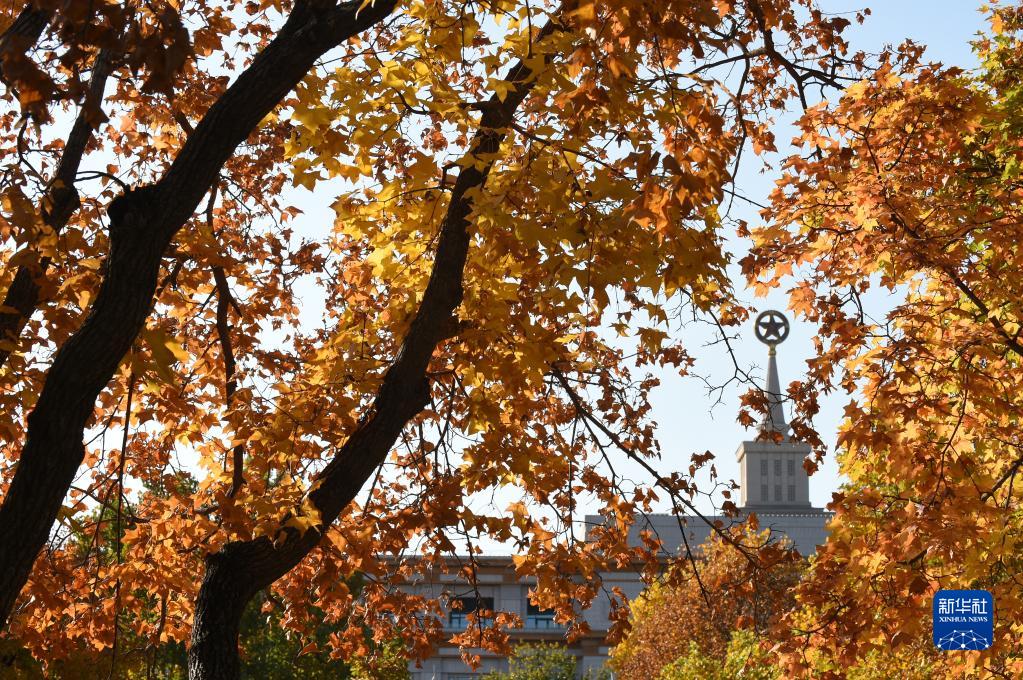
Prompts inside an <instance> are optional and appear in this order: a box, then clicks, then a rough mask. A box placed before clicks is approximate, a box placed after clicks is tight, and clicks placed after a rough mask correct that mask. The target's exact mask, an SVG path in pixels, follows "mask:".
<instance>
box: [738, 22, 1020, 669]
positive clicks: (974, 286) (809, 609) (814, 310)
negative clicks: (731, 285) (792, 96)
mask: <svg viewBox="0 0 1023 680" xmlns="http://www.w3.org/2000/svg"><path fill="white" fill-rule="evenodd" d="M1021 31H1023V15H1021V10H1020V8H1019V7H1016V6H1009V5H1005V6H1001V7H997V8H996V9H994V10H993V12H992V14H991V31H990V33H989V34H988V35H987V36H985V37H983V38H982V39H980V40H979V41H978V42H977V43H976V44H975V49H976V50H977V53H978V55H979V57H980V58H981V60H982V64H983V67H982V69H981V70H980V72H979V73H974V74H971V73H966V72H963V71H962V70H959V69H955V68H946V67H942V66H941V65H938V64H932V63H929V62H927V61H926V60H925V58H924V56H925V54H924V53H923V52H922V50H921V49H920V48H918V47H914V46H907V47H905V48H904V49H902V50H901V51H900V52H899V53H898V54H892V55H889V58H888V60H887V61H886V62H885V63H884V64H883V65H882V67H881V68H880V69H879V70H878V71H877V72H876V73H875V74H874V76H873V77H872V78H869V79H866V80H863V81H862V82H859V83H857V84H856V85H854V86H852V87H850V88H848V89H847V90H846V91H845V93H844V94H843V96H842V97H841V98H840V99H837V100H835V101H834V102H833V103H825V104H822V105H820V106H818V107H815V108H813V109H812V110H810V111H809V112H808V113H807V114H806V116H805V117H804V118H803V120H802V123H801V127H802V130H803V136H802V138H801V140H800V141H801V143H802V153H801V154H800V155H798V156H794V157H792V158H791V159H789V161H788V162H787V164H786V169H785V175H784V179H783V180H782V181H781V182H780V183H779V185H778V189H777V191H776V192H775V194H774V198H773V207H772V209H771V211H770V213H769V214H768V217H769V218H770V219H771V224H770V225H769V226H767V227H766V228H764V229H762V230H758V231H757V232H756V235H755V238H756V239H757V241H758V243H759V245H758V247H757V249H756V250H755V252H754V253H753V254H752V255H751V256H750V257H749V258H748V259H747V260H746V263H745V265H746V270H747V272H748V274H749V275H750V277H751V279H752V280H755V281H758V282H760V283H763V284H767V285H778V284H781V283H782V281H783V280H785V279H783V278H780V277H783V276H784V275H785V274H787V273H789V272H792V271H795V270H798V271H799V272H801V273H800V274H798V275H797V279H796V285H795V287H794V288H793V289H792V291H791V304H792V307H793V309H795V310H796V311H797V312H798V313H799V314H802V315H804V316H805V317H806V318H807V319H809V320H811V321H813V322H814V323H816V324H819V326H820V329H821V331H820V334H819V336H818V339H817V341H818V354H819V357H817V358H815V359H814V360H813V361H811V362H810V365H811V374H810V380H809V381H808V382H807V383H806V384H804V385H803V386H801V387H799V386H797V388H796V389H795V390H794V396H796V397H797V398H799V399H800V400H801V401H802V402H803V403H804V406H805V408H807V409H809V410H812V409H813V408H814V405H813V401H814V398H813V396H812V395H813V394H814V393H815V392H817V391H819V390H820V389H822V388H824V386H826V385H828V384H831V383H837V384H839V385H841V386H842V387H843V388H844V389H845V390H847V391H848V392H849V393H850V394H851V395H853V396H854V397H855V398H854V400H853V401H851V402H850V403H849V405H848V406H847V408H846V411H845V414H846V422H845V424H844V426H843V428H842V431H841V434H840V438H839V449H840V461H841V465H842V470H843V472H844V473H845V474H846V475H847V476H848V478H849V480H850V484H849V485H848V486H847V487H846V488H845V489H843V491H842V492H841V494H839V495H838V496H837V497H836V501H835V503H834V509H835V510H836V512H837V517H836V519H835V522H834V524H833V533H832V536H831V539H830V540H829V542H828V545H827V546H826V547H825V548H824V550H823V551H822V552H821V553H820V554H819V557H818V560H817V561H816V562H815V563H814V565H813V567H812V570H811V572H810V574H809V576H808V577H807V579H806V580H805V581H804V583H803V584H802V585H801V586H800V589H799V600H800V602H801V604H802V608H801V610H800V611H799V612H798V613H797V614H795V615H794V616H793V617H792V618H791V619H790V620H789V622H788V625H789V626H791V628H792V629H793V630H794V632H795V635H794V636H793V637H792V638H791V639H790V640H789V642H788V644H787V647H786V653H787V660H788V666H787V668H788V672H789V673H792V674H797V673H801V672H807V671H810V670H815V672H818V673H820V674H822V675H823V676H827V677H831V676H836V677H837V676H842V675H844V674H845V670H846V668H847V667H848V666H849V665H850V664H852V663H853V662H854V661H855V660H856V659H862V658H865V657H867V656H870V655H875V656H879V655H882V656H885V657H890V658H898V657H900V656H908V657H909V658H914V657H915V658H918V659H920V658H923V659H927V658H928V657H930V656H932V655H933V653H934V652H933V649H932V647H931V644H930V634H931V631H930V625H929V621H930V608H931V598H932V595H933V593H934V592H935V590H936V589H938V588H982V589H986V590H990V591H991V592H992V593H993V594H994V598H995V600H996V601H997V602H998V603H999V604H998V608H997V609H998V611H997V614H996V616H995V638H994V644H993V646H992V647H991V649H990V650H988V651H985V652H983V653H970V654H949V655H947V656H946V657H945V658H944V659H943V661H942V663H941V664H940V667H939V668H937V669H934V670H932V671H929V672H927V673H926V677H945V675H943V674H946V673H947V674H948V677H967V674H968V675H969V676H973V675H977V676H981V677H990V676H997V677H1018V676H1019V675H1020V673H1023V656H1021V655H1023V649H1021V647H1020V636H1019V623H1018V622H1019V611H1020V604H1021V597H1023V591H1021V589H1020V583H1019V579H1018V575H1019V573H1020V567H1021V562H1020V554H1021V553H1020V544H1019V536H1020V528H1021V527H1020V517H1021V514H1020V499H1021V484H1020V479H1019V472H1020V468H1021V465H1023V457H1021V455H1020V452H1021V448H1020V443H1021V442H1020V437H1019V432H1020V430H1019V413H1020V395H1021V393H1023V392H1021V389H1020V388H1021V386H1020V384H1019V381H1020V379H1021V372H1020V370H1019V369H1020V362H1021V360H1023V344H1021V335H1020V322H1021V321H1020V320H1021V309H1020V300H1021V299H1023V295H1021V294H1023V290H1021V289H1020V287H1019V286H1020V281H1021V280H1023V278H1021V277H1020V266H1021V263H1023V260H1021V250H1020V243H1021V242H1023V232H1021V224H1023V220H1021V212H1020V183H1019V176H1020V160H1021V152H1023V147H1021V146H1020V135H1019V132H1020V130H1021V118H1020V107H1019V97H1020V93H1021V92H1023V90H1021V86H1023V80H1021V79H1020V76H1021V74H1023V72H1021V71H1020V55H1021V54H1023V43H1021ZM879 296H890V297H888V299H889V300H890V302H889V303H888V304H887V305H886V306H887V309H886V310H885V313H884V314H880V315H879V314H876V313H874V314H872V313H871V312H870V308H871V305H870V302H869V300H870V299H871V297H874V298H875V299H876V298H877V297H879ZM925 665H926V664H925ZM893 672H894V671H893ZM921 677H922V676H921Z"/></svg>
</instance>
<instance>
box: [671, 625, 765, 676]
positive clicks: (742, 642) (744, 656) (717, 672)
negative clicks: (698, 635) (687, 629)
mask: <svg viewBox="0 0 1023 680" xmlns="http://www.w3.org/2000/svg"><path fill="white" fill-rule="evenodd" d="M761 642H762V641H761V640H760V638H759V637H758V636H757V635H756V633H754V632H753V631H750V630H744V629H738V630H735V631H734V632H733V633H732V636H731V639H730V641H729V643H728V649H727V650H726V652H725V655H724V658H723V659H722V658H718V657H715V656H712V655H709V654H707V653H705V652H704V651H702V650H701V649H700V646H699V645H698V644H696V643H695V642H690V643H689V650H688V651H687V652H686V653H685V654H684V655H683V656H680V657H679V658H678V659H676V660H675V661H673V662H671V663H670V664H668V665H667V666H665V667H664V668H663V669H661V674H660V675H658V676H657V678H658V680H732V678H748V679H749V680H776V679H777V678H778V677H780V675H779V672H778V668H777V667H776V666H775V665H774V664H773V663H772V662H771V659H770V657H769V656H768V655H767V654H766V653H765V652H764V650H763V647H762V646H761Z"/></svg>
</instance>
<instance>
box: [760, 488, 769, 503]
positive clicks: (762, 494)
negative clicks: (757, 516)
mask: <svg viewBox="0 0 1023 680" xmlns="http://www.w3.org/2000/svg"><path fill="white" fill-rule="evenodd" d="M760 500H761V501H763V502H767V501H769V500H771V499H770V498H769V497H768V495H767V485H766V484H761V485H760Z"/></svg>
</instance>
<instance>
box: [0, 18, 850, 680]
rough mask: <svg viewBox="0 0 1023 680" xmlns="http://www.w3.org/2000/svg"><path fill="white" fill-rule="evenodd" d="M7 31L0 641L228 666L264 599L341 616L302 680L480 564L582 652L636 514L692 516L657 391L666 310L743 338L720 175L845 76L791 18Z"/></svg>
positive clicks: (80, 22) (405, 636)
mask: <svg viewBox="0 0 1023 680" xmlns="http://www.w3.org/2000/svg"><path fill="white" fill-rule="evenodd" d="M2 12H3V14H2V16H0V27H2V28H3V31H4V32H3V35H2V37H0V70H2V75H3V78H4V82H5V84H6V88H5V89H4V98H3V110H2V111H0V149H2V152H3V153H2V159H3V160H2V163H3V173H2V183H0V215H2V219H0V238H2V243H0V257H2V261H3V263H4V268H3V273H2V274H0V290H2V291H4V292H3V295H4V300H3V306H2V308H0V336H2V338H0V343H2V344H0V350H2V351H0V362H2V372H0V384H2V388H0V414H2V416H0V435H2V437H3V442H4V447H3V460H4V463H3V465H2V467H0V494H2V496H3V504H2V506H0V545H2V546H3V550H2V551H0V621H4V622H6V623H7V625H8V628H7V631H8V632H9V633H10V635H12V636H14V637H15V638H17V639H18V640H19V641H20V642H21V643H23V644H25V645H27V646H28V647H29V649H31V650H32V651H33V653H35V654H36V655H38V656H40V657H45V658H48V659H54V658H58V657H60V656H63V655H68V654H72V653H75V652H76V651H78V650H82V649H91V650H96V651H99V650H110V651H111V655H110V656H111V659H112V662H111V664H112V667H111V669H109V672H110V673H111V674H113V673H114V671H115V670H116V664H117V659H118V654H119V653H120V652H124V651H125V650H124V641H125V640H127V639H131V640H132V641H133V649H134V651H135V652H136V653H139V650H140V649H141V650H142V652H141V653H145V654H148V653H153V650H155V649H156V648H157V647H159V645H161V644H163V643H166V642H169V641H173V642H185V641H187V642H188V645H189V669H190V674H191V676H192V677H193V678H208V677H217V678H220V677H234V676H236V675H237V673H238V668H239V666H238V663H239V662H238V655H237V637H238V625H239V621H240V619H241V616H242V613H243V612H244V611H245V609H246V607H247V606H248V603H249V602H250V601H251V600H252V599H253V597H255V596H256V594H257V593H259V592H269V597H271V598H272V602H274V603H275V606H277V607H279V609H280V611H281V612H283V613H282V614H281V622H282V625H283V626H285V627H286V628H288V629H289V630H290V631H292V633H293V634H294V635H298V636H301V635H302V634H303V633H304V632H305V633H307V632H308V631H310V630H311V628H312V627H313V626H315V625H321V624H327V625H330V626H334V628H335V630H336V632H335V633H334V634H332V635H331V636H330V639H329V641H328V642H327V644H325V645H324V646H323V648H320V649H317V650H312V649H308V650H306V651H307V652H308V653H313V652H314V651H315V652H318V653H324V654H329V655H332V656H336V657H352V656H366V655H367V654H369V651H370V650H369V647H368V644H369V643H368V641H369V640H375V641H376V642H377V643H382V642H384V641H393V640H398V641H400V643H401V645H402V646H403V649H404V650H405V651H406V653H408V654H410V655H424V654H426V653H428V652H429V649H430V645H431V644H432V643H433V642H436V641H437V640H438V639H439V637H440V636H441V632H440V622H439V609H438V606H437V603H436V602H430V601H426V600H423V599H420V598H415V597H411V596H408V595H403V594H402V593H401V592H400V591H398V590H396V588H395V584H396V583H398V582H400V581H401V580H403V579H407V578H409V577H410V576H412V575H413V574H414V573H416V572H417V571H421V570H428V569H434V568H437V567H438V565H440V564H442V561H441V558H442V557H443V556H444V555H447V554H450V553H452V552H454V551H456V550H459V549H462V550H464V549H466V546H467V547H468V550H470V551H471V550H472V547H473V544H474V541H476V540H478V539H480V538H483V537H486V538H491V539H496V540H499V541H503V542H507V543H510V544H514V545H516V546H517V547H518V552H519V553H520V557H519V561H518V565H517V566H518V569H519V571H520V573H522V574H524V575H525V574H534V575H536V576H537V578H538V587H537V592H536V593H535V596H536V599H537V600H538V601H539V604H540V605H542V606H546V607H552V608H555V609H556V610H557V611H558V613H559V616H561V617H562V618H564V619H566V620H574V621H576V623H577V625H576V627H574V628H573V631H572V632H573V634H576V633H579V632H582V630H583V627H582V624H581V622H579V621H578V614H577V613H578V611H579V608H580V607H581V606H585V605H587V604H589V603H590V602H591V601H592V600H593V598H595V597H596V596H597V595H598V593H599V592H600V582H599V573H600V569H601V568H602V567H604V566H606V565H608V564H611V563H617V562H621V561H630V562H631V561H634V560H645V561H646V563H647V564H648V565H649V567H650V568H651V569H652V568H655V567H656V561H655V559H654V556H653V555H654V551H653V550H652V548H636V547H634V546H629V545H628V544H627V542H626V540H625V539H626V536H627V530H628V525H629V523H630V522H631V518H632V515H633V511H634V510H635V509H636V508H637V507H642V506H648V505H649V504H650V503H652V502H653V501H654V500H656V499H657V498H658V497H659V496H660V497H663V498H665V499H671V502H672V503H673V505H675V506H676V507H677V508H679V509H685V508H687V507H692V503H693V498H694V496H695V494H696V493H697V491H698V489H697V488H696V487H695V486H694V485H693V483H692V481H691V475H692V474H693V473H692V472H690V473H689V474H683V473H681V472H680V473H678V474H674V475H672V476H669V477H662V476H661V475H659V474H656V473H654V472H653V468H651V467H650V466H649V462H648V461H649V460H651V459H652V458H654V457H656V456H657V455H658V453H659V449H658V445H657V442H656V439H655V437H654V424H653V423H652V422H651V420H650V417H649V413H650V407H649V400H648V396H649V392H650V390H651V389H652V388H653V387H654V386H655V384H656V381H655V380H653V379H651V378H649V377H648V376H647V375H646V371H647V369H648V368H649V367H651V366H670V367H675V368H677V369H678V370H679V371H683V372H684V371H685V370H687V367H688V366H689V363H690V361H691V357H690V356H689V354H688V352H687V351H686V349H685V347H684V346H683V345H682V344H681V342H680V341H679V340H678V339H677V338H672V334H671V333H670V331H671V330H672V324H671V320H672V319H673V318H675V315H676V314H677V310H678V309H679V308H684V309H686V310H688V312H689V313H692V314H696V315H700V316H706V317H712V318H713V319H715V321H716V322H718V323H722V324H726V325H728V324H735V323H738V322H739V321H741V320H743V319H744V318H745V315H746V311H745V310H744V309H743V308H742V307H740V306H738V305H737V304H736V303H735V301H734V300H733V297H732V293H731V286H730V282H729V279H728V276H727V273H726V265H727V263H728V257H727V256H726V254H725V253H724V252H723V249H722V234H721V231H720V229H721V220H720V216H719V214H718V206H719V205H720V204H721V203H722V202H723V200H724V198H725V196H726V192H728V191H730V190H731V189H730V186H731V181H732V177H733V173H734V166H735V163H736V162H737V161H738V160H739V150H740V149H741V148H742V147H743V145H744V144H749V145H752V147H753V148H754V149H755V150H757V151H761V150H764V149H771V148H773V133H772V131H771V129H770V126H769V122H770V117H771V115H772V113H773V112H775V111H778V110H781V109H783V108H784V107H785V106H786V103H787V102H789V101H791V100H793V99H798V98H803V97H804V96H805V92H806V90H807V88H810V87H813V86H817V85H819V86H821V87H833V86H836V85H837V84H839V81H838V80H836V76H835V73H836V69H838V68H843V69H845V68H850V69H855V68H858V67H860V66H862V56H859V55H852V54H850V53H849V52H848V50H847V48H846V46H845V44H844V42H843V41H842V39H841V37H840V33H841V31H842V29H843V28H844V26H845V25H846V24H847V23H848V21H847V20H845V19H831V18H828V17H825V16H824V15H822V14H821V13H820V12H819V11H817V10H816V8H814V7H813V4H812V2H811V0H797V1H790V0H742V1H737V0H701V1H699V2H691V1H688V0H687V1H685V2H682V1H678V2H675V1H671V2H645V1H637V0H620V1H619V0H616V1H615V2H610V3H594V2H592V1H589V0H566V2H564V3H551V2H530V3H525V2H516V1H510V0H498V1H497V2H491V3H463V2H448V1H446V0H426V1H416V2H395V1H394V0H375V1H373V2H360V1H353V2H347V3H340V4H339V3H337V2H334V1H333V0H295V1H294V2H286V1H285V2H282V1H280V0H260V1H253V2H246V3H233V2H215V1H214V0H158V1H156V2H126V3H113V2H90V3H78V2H73V3H65V2H58V1H57V0H30V1H27V2H25V3H24V4H23V5H21V6H17V5H15V4H12V3H8V4H6V5H4V7H3V9H2ZM734 69H738V71H734V72H735V73H739V72H741V77H730V76H729V73H732V72H733V70H734ZM299 203H301V204H302V205H303V209H304V210H307V211H308V214H306V215H302V209H300V208H299V207H298V204H299ZM327 206H329V209H328V208H327ZM300 216H301V217H302V220H301V221H300V219H299V218H300ZM608 329H610V330H611V331H612V332H611V333H608ZM625 343H631V344H632V346H633V347H634V348H635V350H628V351H626V350H625V349H624V348H623V347H624V344H625ZM609 456H613V457H616V458H620V459H630V460H632V461H634V462H636V463H637V464H640V465H646V466H647V468H648V470H650V471H651V476H650V478H649V479H648V480H646V481H645V482H641V483H639V484H632V483H629V482H627V480H625V479H624V478H622V477H621V476H620V475H619V474H618V473H617V472H616V470H615V466H614V464H613V461H612V460H611V458H610V457H609ZM492 492H500V493H501V494H503V495H504V496H505V497H508V498H510V505H508V506H507V508H506V507H504V506H503V505H501V506H498V507H484V508H482V509H481V506H479V505H478V504H475V505H474V504H472V503H471V499H472V498H473V497H474V496H475V495H477V494H489V493H492ZM580 495H587V496H589V497H591V498H593V499H595V503H596V504H597V505H598V506H599V507H600V508H601V509H602V510H603V511H604V513H605V515H606V516H607V517H608V518H609V520H610V521H609V523H608V525H607V527H605V528H604V529H603V530H602V531H598V532H595V533H594V534H593V536H592V537H591V539H592V540H584V539H582V538H581V537H574V535H573V533H572V516H573V512H574V509H575V508H576V504H577V497H578V496H580ZM97 508H99V509H100V512H97ZM76 536H78V537H80V536H86V537H90V538H89V539H88V540H86V541H85V543H84V544H83V543H82V542H81V541H75V540H72V539H73V537H76ZM413 557H414V559H413ZM382 558H383V559H382ZM354 574H360V575H361V578H363V579H364V586H363V587H362V588H361V589H360V590H359V591H358V593H357V594H356V593H353V592H352V591H351V590H350V589H349V588H348V587H347V586H346V583H347V582H348V580H349V579H350V577H352V576H353V575H354ZM466 575H467V577H470V578H471V576H472V568H471V564H470V565H469V566H468V567H467V570H466ZM614 597H615V598H616V600H617V603H618V604H619V605H620V604H621V597H620V595H615V596H614ZM495 621H497V624H498V625H497V627H495V628H493V629H489V630H487V631H486V632H481V631H477V632H476V633H475V635H476V637H472V634H471V631H470V632H467V637H463V638H460V639H461V641H462V642H464V643H465V644H466V645H479V644H486V645H488V646H492V647H497V648H500V647H502V645H504V644H505V641H506V639H505V637H504V636H503V633H502V630H501V626H504V625H511V624H512V623H514V621H513V620H511V619H509V618H508V617H497V618H495ZM129 633H130V634H129Z"/></svg>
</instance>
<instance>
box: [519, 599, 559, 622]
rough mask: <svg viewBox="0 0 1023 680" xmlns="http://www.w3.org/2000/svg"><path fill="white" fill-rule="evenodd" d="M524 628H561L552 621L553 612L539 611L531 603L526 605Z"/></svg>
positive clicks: (549, 610) (539, 609) (538, 608)
mask: <svg viewBox="0 0 1023 680" xmlns="http://www.w3.org/2000/svg"><path fill="white" fill-rule="evenodd" d="M526 628H561V624H559V623H557V622H555V621H554V611H553V610H551V609H541V608H540V607H538V606H536V605H535V604H533V603H532V602H529V603H527V604H526Z"/></svg>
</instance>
